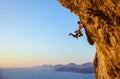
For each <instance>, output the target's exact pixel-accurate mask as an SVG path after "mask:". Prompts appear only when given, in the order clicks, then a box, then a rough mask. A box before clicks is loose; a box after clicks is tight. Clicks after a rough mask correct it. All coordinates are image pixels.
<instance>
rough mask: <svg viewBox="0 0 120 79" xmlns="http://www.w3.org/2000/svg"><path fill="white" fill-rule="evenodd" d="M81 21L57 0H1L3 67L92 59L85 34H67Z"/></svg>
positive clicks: (0, 59)
mask: <svg viewBox="0 0 120 79" xmlns="http://www.w3.org/2000/svg"><path fill="white" fill-rule="evenodd" d="M78 20H79V18H78V17H77V16H76V15H75V14H74V13H71V12H70V11H69V10H68V9H66V8H64V7H62V6H61V5H60V4H59V3H58V2H57V0H0V67H27V66H29V67H30V66H35V65H41V64H67V63H71V62H74V63H79V64H81V63H84V62H88V61H93V58H94V54H95V46H90V45H89V44H88V42H87V40H86V36H85V34H84V36H83V37H81V38H79V39H78V40H77V39H75V38H73V37H70V36H68V34H69V33H70V32H72V33H74V31H75V30H76V29H77V21H78ZM82 31H83V33H84V29H82Z"/></svg>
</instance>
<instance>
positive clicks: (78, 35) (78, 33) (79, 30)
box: [69, 21, 83, 39]
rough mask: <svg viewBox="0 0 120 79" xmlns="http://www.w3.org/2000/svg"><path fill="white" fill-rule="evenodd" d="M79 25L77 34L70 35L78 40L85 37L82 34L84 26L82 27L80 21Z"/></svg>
mask: <svg viewBox="0 0 120 79" xmlns="http://www.w3.org/2000/svg"><path fill="white" fill-rule="evenodd" d="M77 23H78V29H77V30H76V31H75V34H72V33H69V36H70V35H72V36H73V37H75V38H77V39H78V37H80V36H83V34H82V32H81V29H82V27H83V26H82V25H81V23H80V21H78V22H77Z"/></svg>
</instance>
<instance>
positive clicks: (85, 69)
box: [54, 62, 94, 73]
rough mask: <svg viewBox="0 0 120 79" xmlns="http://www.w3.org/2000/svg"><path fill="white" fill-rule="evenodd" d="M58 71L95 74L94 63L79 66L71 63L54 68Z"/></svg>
mask: <svg viewBox="0 0 120 79" xmlns="http://www.w3.org/2000/svg"><path fill="white" fill-rule="evenodd" d="M54 69H55V70H56V71H66V72H78V73H94V66H93V63H91V62H88V63H84V64H82V65H77V64H74V63H70V64H68V65H62V66H61V67H60V66H59V68H54Z"/></svg>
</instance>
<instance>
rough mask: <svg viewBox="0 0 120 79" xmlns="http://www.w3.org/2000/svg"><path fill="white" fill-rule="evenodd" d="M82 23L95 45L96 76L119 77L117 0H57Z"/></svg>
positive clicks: (119, 7)
mask: <svg viewBox="0 0 120 79" xmlns="http://www.w3.org/2000/svg"><path fill="white" fill-rule="evenodd" d="M58 1H59V2H60V3H61V4H62V5H63V6H64V7H66V8H68V9H70V11H71V12H74V13H75V14H76V15H77V16H78V17H79V18H80V21H81V22H82V24H83V25H84V28H85V31H86V35H87V38H88V42H89V43H90V44H91V45H93V44H95V45H96V56H95V59H94V66H95V72H96V79H120V0H58Z"/></svg>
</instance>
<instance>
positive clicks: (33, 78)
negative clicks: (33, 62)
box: [0, 68, 95, 79]
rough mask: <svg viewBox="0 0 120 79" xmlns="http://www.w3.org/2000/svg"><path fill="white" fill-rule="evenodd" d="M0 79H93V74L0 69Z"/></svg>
mask: <svg viewBox="0 0 120 79" xmlns="http://www.w3.org/2000/svg"><path fill="white" fill-rule="evenodd" d="M0 74H1V75H0V79H95V74H82V73H74V72H60V71H52V70H39V69H34V68H22V69H21V68H20V69H1V71H0Z"/></svg>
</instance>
